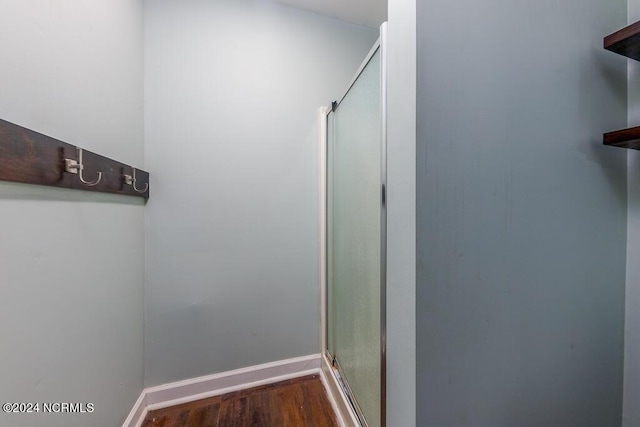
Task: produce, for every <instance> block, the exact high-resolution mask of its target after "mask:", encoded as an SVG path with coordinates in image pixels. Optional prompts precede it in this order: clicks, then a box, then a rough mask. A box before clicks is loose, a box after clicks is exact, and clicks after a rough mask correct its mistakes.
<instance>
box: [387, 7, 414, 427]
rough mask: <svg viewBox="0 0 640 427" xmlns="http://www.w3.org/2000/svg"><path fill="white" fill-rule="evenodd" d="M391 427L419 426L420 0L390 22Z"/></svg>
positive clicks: (396, 10) (394, 10)
mask: <svg viewBox="0 0 640 427" xmlns="http://www.w3.org/2000/svg"><path fill="white" fill-rule="evenodd" d="M387 40H388V44H387V45H388V49H387V50H386V53H387V331H386V332H387V346H386V357H387V364H386V366H387V380H386V381H387V389H386V403H387V413H386V416H387V424H386V425H387V426H415V425H416V376H415V375H416V318H415V315H416V314H415V306H416V1H415V0H389V23H388V26H387Z"/></svg>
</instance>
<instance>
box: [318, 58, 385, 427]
mask: <svg viewBox="0 0 640 427" xmlns="http://www.w3.org/2000/svg"><path fill="white" fill-rule="evenodd" d="M380 80H381V76H380V52H379V50H378V52H376V53H375V54H374V56H373V57H372V58H371V60H370V61H369V63H368V64H367V66H366V67H365V69H364V71H363V72H362V74H360V76H359V77H358V79H357V80H356V82H355V84H354V85H353V87H352V88H351V89H350V90H349V92H348V94H347V95H346V97H345V98H344V99H343V100H342V102H341V103H340V105H339V106H338V108H337V109H336V111H335V113H334V115H333V118H332V119H331V126H333V135H332V137H331V138H329V141H328V143H329V144H328V147H329V153H328V164H329V167H328V175H327V176H328V177H330V178H328V195H329V197H328V209H329V211H328V227H327V230H328V233H329V236H328V237H329V239H328V242H327V243H328V244H327V247H328V259H327V261H328V268H329V271H328V275H327V277H328V280H329V286H328V288H329V292H330V298H331V299H330V300H329V301H330V303H329V305H332V304H333V306H332V308H331V316H329V317H330V318H331V322H332V324H331V328H332V329H333V331H331V329H330V333H329V335H330V336H331V335H332V341H330V342H331V344H330V345H331V347H330V348H331V349H332V350H333V353H334V355H335V357H336V359H337V361H338V364H339V365H340V367H341V368H342V373H343V376H344V378H345V379H346V381H347V383H348V385H349V386H350V388H351V390H352V392H353V397H354V398H355V400H356V401H357V403H358V405H359V407H360V409H361V411H362V413H363V415H364V417H365V419H366V421H367V423H368V425H369V426H370V427H378V426H380V424H381V423H380V405H381V401H380V399H381V390H380V387H381V384H380V383H381V379H380V378H381V366H380V345H381V343H380V274H381V273H380V271H381V270H380V269H381V259H380V257H381V250H380V247H381V246H380V245H381V226H380V221H381V181H380V180H381V172H380V171H381V147H382V134H381V129H382V128H381V119H382V113H381V88H380ZM330 133H331V132H330Z"/></svg>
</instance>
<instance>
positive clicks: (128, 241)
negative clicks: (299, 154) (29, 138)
mask: <svg viewBox="0 0 640 427" xmlns="http://www.w3.org/2000/svg"><path fill="white" fill-rule="evenodd" d="M0 10H1V11H2V12H1V13H0V40H2V43H0V58H2V59H0V63H1V64H2V65H1V66H0V118H2V119H5V120H8V121H11V122H14V123H17V124H20V125H22V126H26V127H29V128H31V129H34V130H36V131H38V132H41V133H44V134H47V135H51V136H53V137H55V138H58V139H61V140H63V141H66V142H69V143H72V144H77V145H79V146H82V147H85V148H87V149H89V150H91V151H95V152H98V153H101V154H104V155H106V156H108V157H112V158H115V159H117V160H120V161H123V162H126V163H130V164H134V165H138V166H140V167H142V166H144V165H143V149H144V144H143V114H142V108H143V85H142V79H143V75H142V67H143V61H142V4H141V2H138V1H132V0H91V1H84V0H65V1H56V2H51V1H43V0H22V1H10V0H2V1H0ZM134 199H135V200H134ZM143 209H144V207H143V205H142V202H141V201H140V200H138V198H131V197H125V196H115V195H103V194H97V193H87V192H81V191H73V190H63V189H56V188H49V187H39V186H32V185H26V184H15V183H7V182H0V212H1V214H0V217H1V218H2V221H0V272H1V273H0V288H1V289H2V298H0V319H1V322H0V341H1V342H2V346H1V349H0V361H1V363H0V378H2V380H1V381H0V396H1V397H2V398H1V399H2V402H3V403H4V402H32V403H35V402H39V403H40V405H41V406H40V408H39V409H40V411H41V412H40V413H34V414H24V415H18V414H6V413H4V412H2V413H0V425H7V426H9V425H12V426H18V425H19V426H24V427H29V426H47V427H57V426H60V427H69V426H88V425H92V426H105V427H106V426H110V427H112V426H115V425H120V424H122V422H123V421H124V419H125V417H126V416H127V414H128V412H129V410H130V409H131V407H132V406H133V404H134V403H135V401H136V399H137V398H138V396H139V395H140V392H141V390H142V385H143V368H142V363H143V358H142V353H143V331H142V329H143V316H142V308H143V282H144V213H143ZM65 402H66V403H85V404H86V403H92V404H93V405H94V412H93V413H85V414H62V413H58V414H51V413H48V414H47V413H43V412H42V411H43V410H44V408H43V406H42V404H43V403H65Z"/></svg>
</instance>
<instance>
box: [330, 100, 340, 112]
mask: <svg viewBox="0 0 640 427" xmlns="http://www.w3.org/2000/svg"><path fill="white" fill-rule="evenodd" d="M336 108H338V101H333V102H332V103H331V111H336Z"/></svg>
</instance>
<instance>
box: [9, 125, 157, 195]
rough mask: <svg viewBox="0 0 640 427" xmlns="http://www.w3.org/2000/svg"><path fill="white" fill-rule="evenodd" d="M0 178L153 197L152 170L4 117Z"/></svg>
mask: <svg viewBox="0 0 640 427" xmlns="http://www.w3.org/2000/svg"><path fill="white" fill-rule="evenodd" d="M0 180H3V181H13V182H22V183H26V184H38V185H49V186H53V187H63V188H71V189H74V190H85V191H97V192H102V193H115V194H124V195H128V196H137V197H143V198H145V199H148V198H149V173H148V172H145V171H143V170H140V169H135V168H133V167H132V166H129V165H126V164H124V163H120V162H117V161H115V160H112V159H109V158H107V157H104V156H101V155H99V154H96V153H92V152H91V151H86V150H83V149H82V148H80V147H76V146H74V145H71V144H67V143H65V142H62V141H59V140H57V139H55V138H51V137H49V136H46V135H43V134H41V133H38V132H34V131H32V130H30V129H27V128H24V127H22V126H18V125H16V124H13V123H10V122H7V121H5V120H0Z"/></svg>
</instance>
